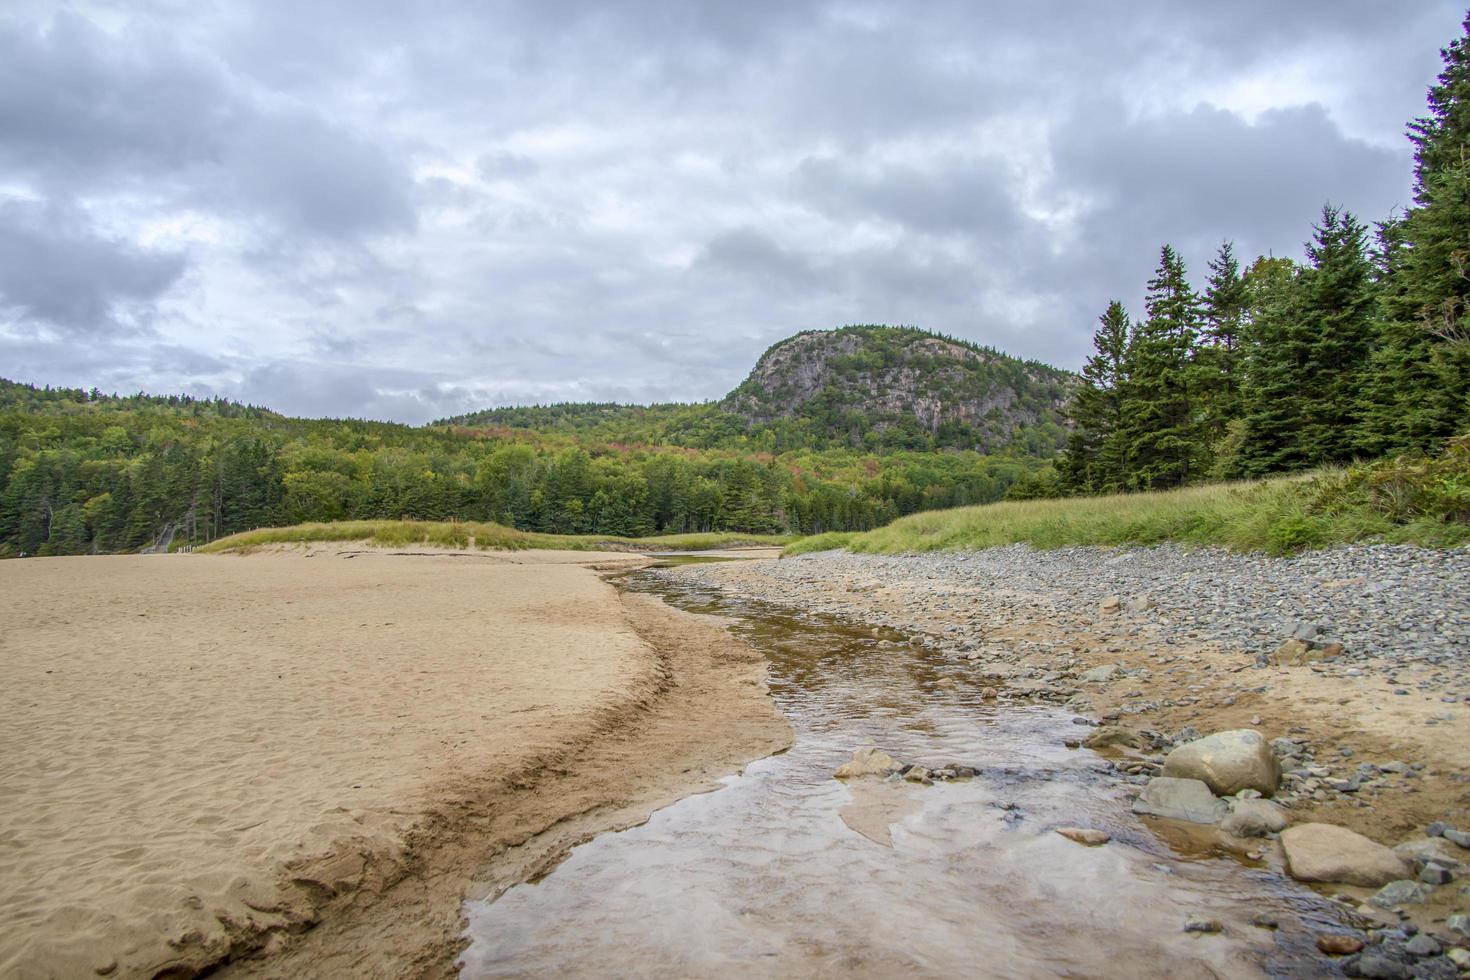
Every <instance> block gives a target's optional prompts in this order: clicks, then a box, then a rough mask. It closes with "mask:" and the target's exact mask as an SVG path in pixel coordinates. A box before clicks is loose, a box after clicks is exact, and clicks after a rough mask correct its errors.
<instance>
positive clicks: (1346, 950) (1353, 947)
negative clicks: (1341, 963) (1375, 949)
mask: <svg viewBox="0 0 1470 980" xmlns="http://www.w3.org/2000/svg"><path fill="white" fill-rule="evenodd" d="M1317 948H1318V949H1319V950H1321V951H1322V952H1324V953H1326V954H1327V955H1328V956H1347V955H1349V954H1351V953H1357V952H1361V951H1362V949H1363V940H1361V939H1359V938H1358V937H1357V936H1348V935H1345V934H1343V933H1340V932H1332V933H1327V934H1325V935H1321V936H1318V937H1317Z"/></svg>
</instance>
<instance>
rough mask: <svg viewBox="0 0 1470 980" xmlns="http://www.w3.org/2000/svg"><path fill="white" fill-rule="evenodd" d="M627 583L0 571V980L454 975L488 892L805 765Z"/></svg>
mask: <svg viewBox="0 0 1470 980" xmlns="http://www.w3.org/2000/svg"><path fill="white" fill-rule="evenodd" d="M628 561H629V559H628V556H626V555H599V554H588V553H575V554H559V553H548V552H536V553H514V554H504V553H499V554H497V553H476V554H461V553H442V552H439V553H435V552H427V553H422V554H410V553H388V552H382V551H373V550H369V549H360V550H354V549H353V548H351V547H334V548H317V549H313V550H311V551H293V550H290V549H285V550H282V551H279V552H277V553H271V554H260V555H253V556H249V557H238V556H203V555H190V556H137V557H133V556H128V557H87V558H56V559H33V560H26V561H14V562H3V563H0V593H3V595H4V597H5V602H4V605H3V607H0V676H3V681H4V682H3V683H0V975H3V976H6V977H21V978H24V977H50V976H85V975H112V976H135V975H136V976H152V975H157V974H160V973H161V974H164V975H170V976H189V975H193V974H194V973H196V972H199V971H201V970H204V969H208V968H213V967H215V966H217V965H219V964H221V963H223V962H226V961H232V962H230V965H229V968H228V969H229V970H230V971H233V972H244V973H259V974H265V975H281V976H290V975H297V976H299V975H307V974H310V975H314V976H331V975H340V976H403V975H448V974H452V973H453V972H454V958H455V956H456V955H457V952H458V949H459V948H460V945H461V943H460V939H459V931H460V911H459V906H460V901H461V899H462V898H463V897H464V895H465V892H466V890H467V889H470V888H471V887H473V888H474V890H476V892H477V893H485V892H488V891H494V890H496V889H498V888H503V887H506V886H508V885H509V884H511V883H514V882H515V881H517V880H520V879H521V878H522V877H524V876H525V875H528V874H534V873H536V872H537V871H538V870H544V869H545V868H546V867H548V866H550V864H552V863H554V862H555V861H556V860H557V859H558V858H559V856H560V855H561V854H563V853H565V850H566V848H567V847H569V846H571V844H574V843H576V842H577V841H579V840H581V839H584V838H585V837H586V836H589V835H591V834H593V833H596V832H598V831H600V830H602V829H606V828H607V827H611V826H618V825H626V824H628V823H632V822H637V821H638V820H640V819H643V817H644V816H646V813H647V812H648V811H649V809H651V808H652V807H653V806H656V805H659V804H660V803H662V802H666V801H668V800H670V799H673V798H676V797H677V796H678V795H680V794H681V793H684V792H688V791H689V790H690V789H691V788H696V787H698V786H701V785H706V784H708V782H709V781H710V780H711V779H712V778H714V777H716V776H718V775H721V774H723V773H725V772H729V771H733V770H735V769H738V768H739V766H740V765H741V764H743V762H745V761H748V760H749V759H752V758H756V757H759V756H761V755H764V754H766V753H767V752H769V751H772V750H774V749H776V748H779V747H781V746H782V745H784V744H785V743H786V741H787V740H788V739H789V730H788V729H787V728H786V726H785V723H784V721H782V720H781V719H780V717H779V715H778V714H777V713H776V712H775V710H774V708H772V706H771V705H770V702H769V699H768V698H767V697H766V695H765V688H764V666H763V662H762V661H761V659H760V658H759V657H758V656H757V655H756V654H754V653H753V652H752V651H750V650H749V649H748V648H746V647H744V646H743V645H741V644H739V643H737V642H736V641H734V640H733V639H731V638H730V637H729V636H728V634H726V633H725V632H724V631H723V630H721V629H719V628H718V627H717V626H712V625H710V624H709V623H707V622H702V621H700V620H698V619H697V618H696V617H691V616H687V615H685V614H682V613H677V612H674V611H673V610H670V609H668V608H667V607H664V606H662V604H659V603H657V602H656V601H654V600H651V599H647V598H645V597H638V596H631V597H624V596H620V595H619V593H618V592H617V591H616V590H615V589H614V588H613V587H612V586H611V585H609V584H608V583H607V582H605V581H603V580H602V578H601V577H600V576H599V575H598V574H597V571H596V570H595V569H597V568H601V569H606V568H609V567H616V566H617V565H619V564H627V563H628ZM635 561H636V560H635Z"/></svg>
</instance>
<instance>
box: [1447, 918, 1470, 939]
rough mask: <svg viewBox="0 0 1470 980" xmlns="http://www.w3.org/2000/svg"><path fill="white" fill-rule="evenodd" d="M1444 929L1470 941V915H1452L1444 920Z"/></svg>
mask: <svg viewBox="0 0 1470 980" xmlns="http://www.w3.org/2000/svg"><path fill="white" fill-rule="evenodd" d="M1444 927H1445V928H1446V929H1448V930H1449V931H1450V932H1453V933H1458V934H1459V935H1460V936H1462V937H1464V938H1465V939H1470V915H1464V914H1460V915H1452V916H1450V917H1449V918H1447V919H1445V920H1444Z"/></svg>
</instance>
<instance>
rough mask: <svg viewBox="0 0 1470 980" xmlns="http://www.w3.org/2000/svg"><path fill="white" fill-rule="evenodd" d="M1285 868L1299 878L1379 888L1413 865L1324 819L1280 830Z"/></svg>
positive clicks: (1406, 873) (1399, 856) (1406, 871)
mask: <svg viewBox="0 0 1470 980" xmlns="http://www.w3.org/2000/svg"><path fill="white" fill-rule="evenodd" d="M1281 847H1282V849H1283V850H1284V851H1285V852H1286V869H1287V871H1288V872H1289V873H1290V874H1291V876H1292V877H1293V878H1295V879H1297V880H1298V881H1319V882H1334V883H1337V884H1342V885H1357V886H1359V887H1362V888H1378V887H1380V886H1382V885H1386V884H1388V883H1389V882H1391V881H1398V880H1400V879H1403V878H1407V877H1408V876H1409V873H1410V871H1411V870H1412V865H1411V864H1410V862H1409V861H1407V860H1405V859H1404V858H1403V857H1402V856H1401V855H1398V854H1395V853H1394V852H1393V851H1391V850H1389V849H1388V848H1387V847H1384V846H1383V845H1382V844H1379V843H1377V842H1375V841H1371V840H1369V839H1368V838H1366V837H1364V836H1363V835H1362V834H1356V833H1354V832H1353V831H1351V830H1348V829H1347V828H1346V827H1339V826H1336V825H1335V824H1327V823H1303V824H1297V825H1296V826H1294V827H1288V828H1286V829H1285V830H1283V831H1282V832H1281Z"/></svg>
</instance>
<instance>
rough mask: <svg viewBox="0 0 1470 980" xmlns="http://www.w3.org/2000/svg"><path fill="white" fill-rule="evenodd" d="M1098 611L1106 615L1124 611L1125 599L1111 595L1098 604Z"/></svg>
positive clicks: (1114, 614)
mask: <svg viewBox="0 0 1470 980" xmlns="http://www.w3.org/2000/svg"><path fill="white" fill-rule="evenodd" d="M1097 611H1098V612H1099V613H1100V614H1102V615H1104V616H1116V615H1117V614H1118V613H1120V612H1122V611H1123V600H1122V599H1121V598H1119V597H1118V596H1115V595H1110V596H1108V597H1107V598H1106V599H1104V600H1103V601H1102V602H1101V603H1100V604H1099V605H1098V607H1097Z"/></svg>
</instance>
